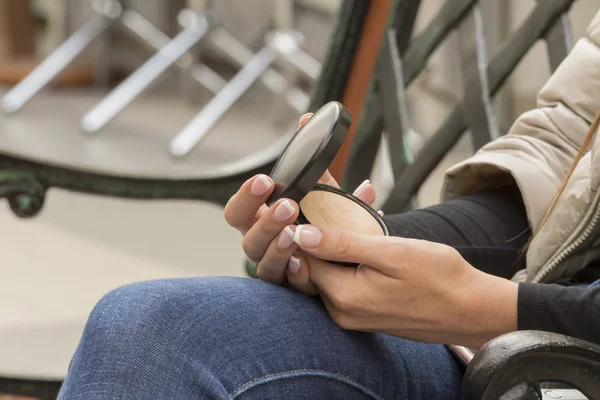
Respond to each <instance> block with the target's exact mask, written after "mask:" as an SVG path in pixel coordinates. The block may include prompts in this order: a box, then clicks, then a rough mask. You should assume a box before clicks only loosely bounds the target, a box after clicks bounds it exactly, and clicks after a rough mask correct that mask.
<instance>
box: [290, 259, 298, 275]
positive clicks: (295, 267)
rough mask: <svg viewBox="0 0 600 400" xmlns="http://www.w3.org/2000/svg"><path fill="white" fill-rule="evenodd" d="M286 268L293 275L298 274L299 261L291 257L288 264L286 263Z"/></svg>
mask: <svg viewBox="0 0 600 400" xmlns="http://www.w3.org/2000/svg"><path fill="white" fill-rule="evenodd" d="M288 268H289V269H290V271H291V272H292V273H293V274H296V273H298V271H300V260H298V259H297V258H296V257H294V256H292V257H291V258H290V262H288Z"/></svg>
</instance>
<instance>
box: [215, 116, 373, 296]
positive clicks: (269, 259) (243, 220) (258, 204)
mask: <svg viewBox="0 0 600 400" xmlns="http://www.w3.org/2000/svg"><path fill="white" fill-rule="evenodd" d="M311 116H312V114H305V115H304V116H302V118H301V119H300V124H299V126H300V127H301V126H302V125H304V124H305V123H306V122H307V121H308V120H309V119H310V117H311ZM319 182H320V183H323V184H325V185H330V186H336V187H339V185H338V184H337V182H336V181H335V179H334V178H333V177H332V176H331V174H330V173H329V171H326V172H325V174H323V176H322V177H321V179H320V180H319ZM273 185H274V184H273V180H272V179H271V178H270V177H268V176H266V175H257V176H254V177H252V178H250V179H249V180H247V181H246V182H245V183H244V184H243V185H242V186H241V187H240V189H239V190H238V191H237V193H236V194H234V195H233V196H232V197H231V199H229V202H228V203H227V205H226V206H225V220H226V221H227V223H228V224H229V225H231V226H232V227H234V228H236V229H237V230H238V231H240V232H241V233H242V235H244V239H243V241H242V248H243V250H244V253H246V256H247V257H248V259H250V261H252V262H253V263H254V264H255V265H256V266H257V273H258V277H259V278H260V279H262V280H265V281H268V282H271V283H275V284H284V283H286V281H287V282H288V283H289V284H290V285H291V286H293V287H295V288H297V289H300V290H302V289H303V288H309V287H312V285H309V282H308V271H304V270H302V271H300V270H298V268H299V265H296V264H295V263H294V262H293V261H292V262H290V259H292V256H293V255H294V252H296V251H297V250H298V246H297V245H296V244H295V243H294V242H293V240H292V238H293V232H292V231H291V230H290V228H287V229H285V230H284V228H285V227H286V226H288V225H291V224H293V223H294V221H295V220H296V218H297V217H298V204H297V203H296V202H295V201H293V200H290V199H279V200H278V201H277V202H275V203H274V204H273V205H272V206H271V207H268V206H267V205H266V204H265V202H266V201H267V199H268V198H269V196H270V195H271V193H272V192H273ZM354 195H355V196H357V197H359V198H360V199H361V200H363V201H364V202H366V203H367V204H372V203H373V202H374V201H375V189H374V188H373V186H372V185H371V184H370V183H369V181H365V182H364V183H363V184H362V185H360V186H359V187H358V189H357V190H356V191H355V192H354ZM288 264H289V268H288ZM290 270H291V271H290ZM290 272H291V273H290ZM303 291H304V292H307V293H308V294H314V293H312V289H307V290H303Z"/></svg>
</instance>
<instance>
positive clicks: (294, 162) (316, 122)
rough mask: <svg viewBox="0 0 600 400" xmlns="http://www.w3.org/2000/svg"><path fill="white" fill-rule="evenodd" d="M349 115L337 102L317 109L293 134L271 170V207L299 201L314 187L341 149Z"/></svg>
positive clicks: (348, 124) (348, 126) (350, 118)
mask: <svg viewBox="0 0 600 400" xmlns="http://www.w3.org/2000/svg"><path fill="white" fill-rule="evenodd" d="M351 122H352V114H351V113H350V111H348V109H347V108H346V107H344V106H343V105H342V104H340V103H338V102H337V101H332V102H329V103H327V104H325V105H324V106H323V107H321V108H320V109H319V110H318V111H317V112H316V113H314V115H313V116H312V117H311V119H310V120H309V121H308V122H307V123H306V124H304V126H303V127H302V128H300V129H299V130H298V132H296V134H295V135H294V137H293V138H292V139H291V140H290V142H289V143H288V145H287V146H286V147H285V149H284V150H283V153H282V154H281V156H280V157H279V159H278V160H277V162H276V163H275V166H274V167H273V170H272V171H271V175H270V176H271V178H272V179H273V181H274V182H275V189H274V190H273V194H272V195H271V197H270V198H269V200H268V201H267V204H271V203H273V202H275V201H277V200H278V199H280V198H283V197H285V198H288V199H292V200H294V201H296V202H299V201H300V200H302V199H303V198H304V196H306V194H307V193H308V192H309V191H311V190H312V188H313V187H314V186H315V185H316V184H317V182H318V180H319V178H321V176H322V175H323V173H324V172H325V171H326V170H327V168H328V167H329V164H331V162H332V161H333V159H334V158H335V156H336V154H337V152H338V151H339V150H340V148H341V147H342V143H344V139H345V138H346V135H347V134H348V131H349V129H350V123H351Z"/></svg>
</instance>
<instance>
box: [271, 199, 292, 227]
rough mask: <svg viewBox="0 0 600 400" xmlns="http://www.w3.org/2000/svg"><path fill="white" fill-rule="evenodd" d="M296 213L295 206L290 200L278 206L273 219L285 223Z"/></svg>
mask: <svg viewBox="0 0 600 400" xmlns="http://www.w3.org/2000/svg"><path fill="white" fill-rule="evenodd" d="M295 212H296V210H295V209H294V206H292V204H291V203H290V201H289V200H286V201H284V202H282V203H281V204H279V205H278V206H277V208H276V209H275V212H274V213H273V218H275V221H279V222H285V221H287V220H288V219H289V218H290V217H291V216H292V215H294V213H295Z"/></svg>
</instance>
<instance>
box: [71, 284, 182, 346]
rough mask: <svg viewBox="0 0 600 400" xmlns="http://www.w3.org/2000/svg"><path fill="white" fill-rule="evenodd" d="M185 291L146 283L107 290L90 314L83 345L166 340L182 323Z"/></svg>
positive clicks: (169, 285)
mask: <svg viewBox="0 0 600 400" xmlns="http://www.w3.org/2000/svg"><path fill="white" fill-rule="evenodd" d="M187 294H188V293H187V292H186V291H185V290H181V291H178V290H177V289H176V285H175V283H174V282H171V281H166V280H165V281H148V282H140V283H134V284H130V285H126V286H123V287H120V288H117V289H115V290H112V291H110V292H109V293H107V294H106V295H104V296H103V297H102V299H100V301H99V302H98V303H97V304H96V306H95V307H94V309H93V311H92V312H91V314H90V316H89V318H88V321H87V324H86V327H85V330H84V333H83V337H82V342H83V343H85V342H86V341H88V342H91V343H95V344H99V343H104V345H106V343H107V342H110V343H118V342H122V341H129V342H147V341H153V340H160V339H161V338H163V339H168V336H170V335H173V334H174V332H176V331H177V329H180V328H181V325H182V324H184V323H185V321H186V318H185V315H183V314H184V313H186V310H190V307H186V304H185V303H186V302H187V301H188V300H187Z"/></svg>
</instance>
